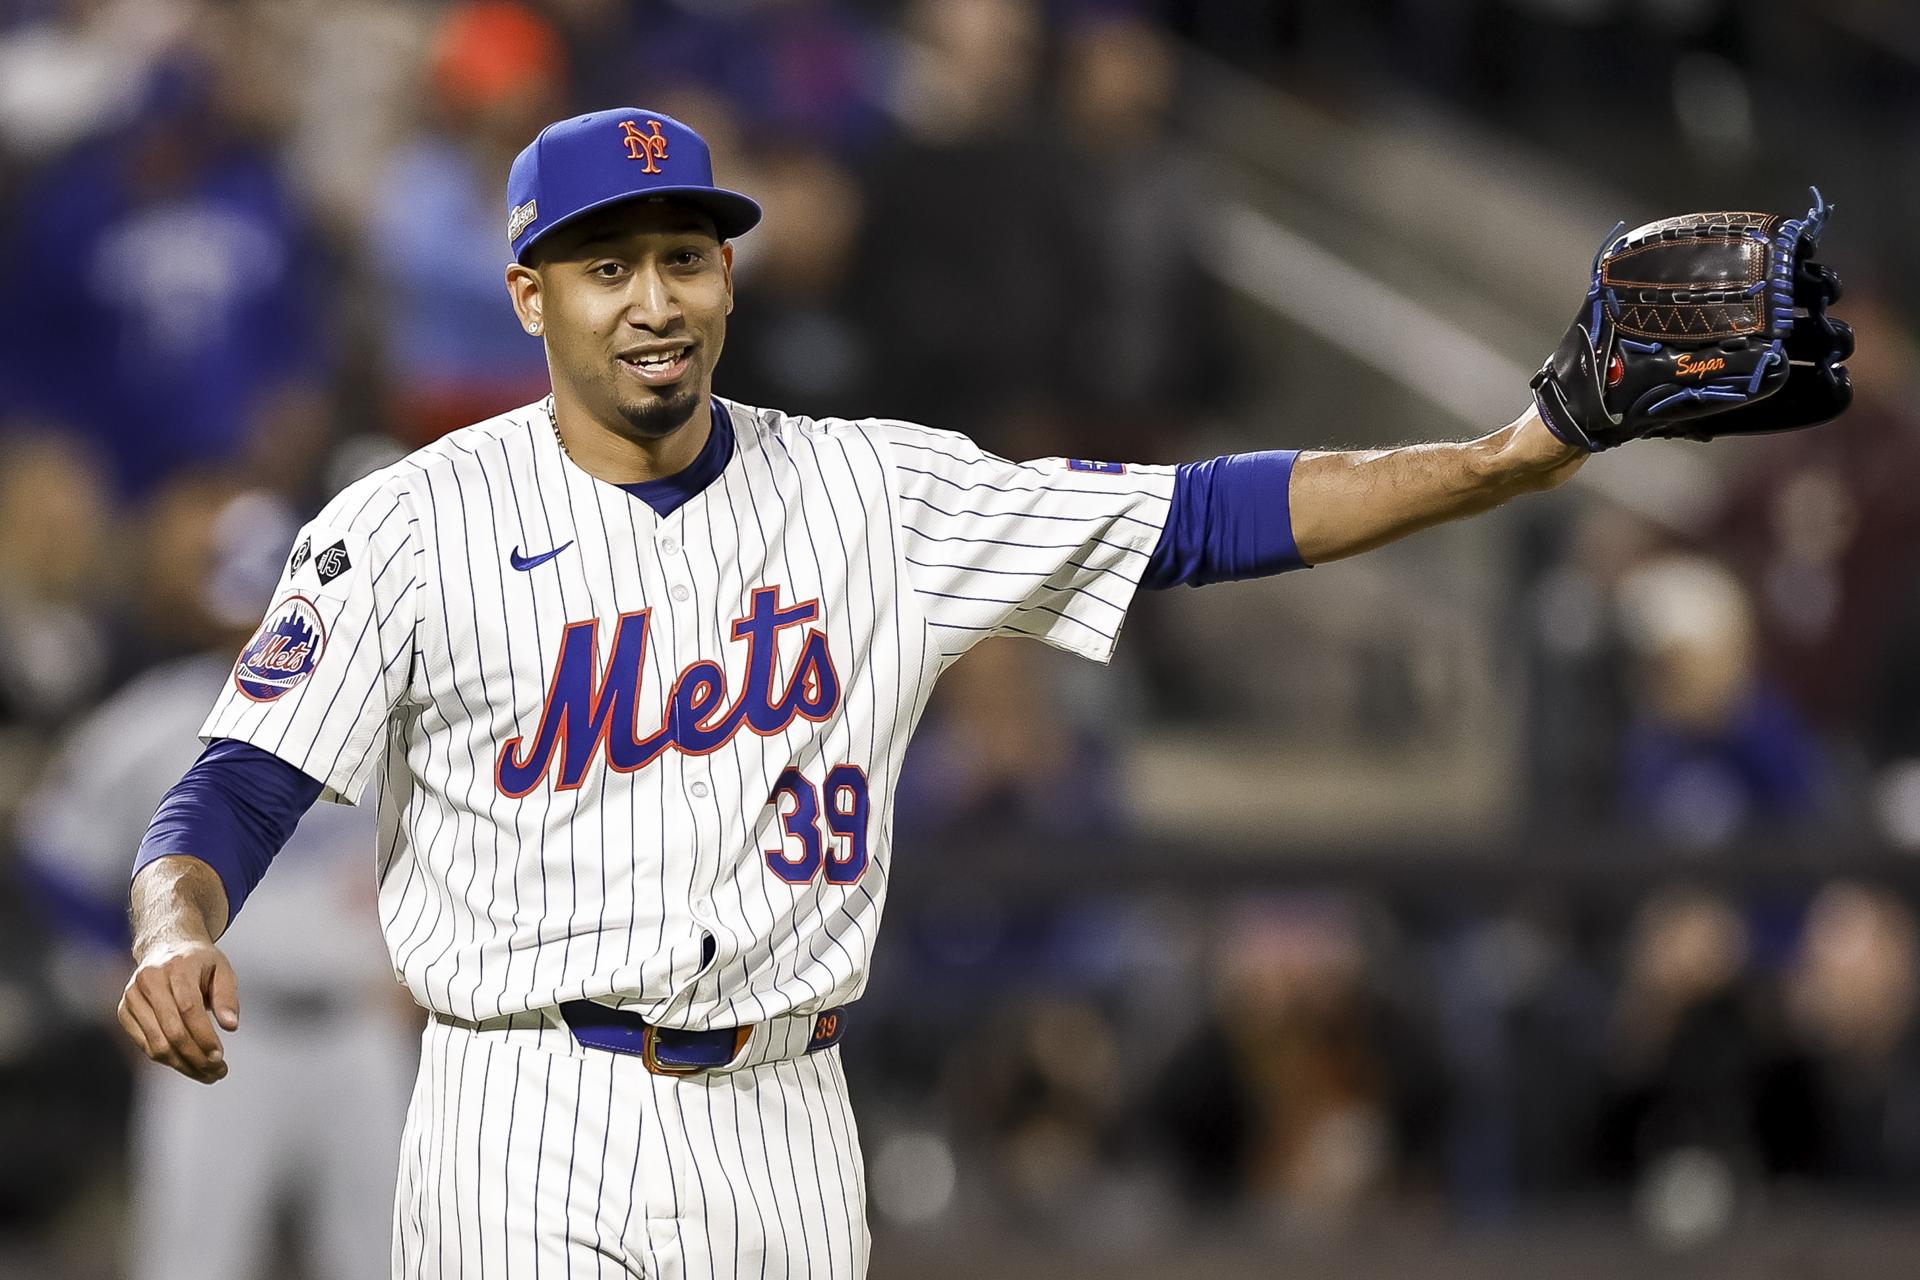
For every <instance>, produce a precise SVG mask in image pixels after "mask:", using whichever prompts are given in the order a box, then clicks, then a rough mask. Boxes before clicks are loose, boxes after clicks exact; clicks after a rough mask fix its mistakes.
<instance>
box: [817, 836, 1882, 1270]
mask: <svg viewBox="0 0 1920 1280" xmlns="http://www.w3.org/2000/svg"><path fill="white" fill-rule="evenodd" d="M1440 878H1442V877H1438V876H1436V877H1432V878H1430V879H1428V880H1426V881H1425V882H1424V883H1423V884H1422V885H1419V886H1415V887H1413V888H1411V889H1409V888H1406V887H1402V888H1398V889H1380V888H1373V889H1367V890H1363V891H1353V890H1348V889H1337V890H1336V889H1325V888H1317V889H1293V890H1287V891H1280V890H1275V891H1269V892H1259V891H1254V892H1249V893H1237V894H1234V895H1233V896H1232V897H1231V898H1230V899H1224V900H1223V899H1217V898H1211V897H1208V898H1203V899H1202V900H1199V901H1196V900H1194V899H1193V898H1191V897H1188V896H1185V895H1181V894H1178V893H1174V892H1165V891H1163V892H1149V893H1141V894H1093V895H1082V897H1081V899H1080V900H1079V901H1076V902H1070V903H1068V902H1060V901H1058V900H1046V901H1042V902H1040V903H1030V904H1027V905H1024V906H1009V905H1008V904H1006V903H1004V902H995V901H992V900H990V899H988V898H986V897H985V896H984V895H982V896H981V897H980V898H977V899H973V900H965V899H963V900H958V901H950V902H947V903H944V904H942V905H940V906H939V907H937V908H935V907H929V908H927V909H925V910H921V911H917V912H914V913H912V914H911V915H909V916H908V917H907V918H906V919H905V920H901V921H898V922H896V923H897V925H898V932H897V935H896V939H895V942H894V944H893V955H892V957H891V959H892V960H893V961H894V963H892V964H890V965H887V966H885V967H884V968H883V969H882V970H881V972H880V973H879V974H878V975H877V976H876V978H875V982H874V987H873V990H872V991H871V993H870V994H869V995H868V997H867V999H866V1002H865V1003H866V1005H867V1008H866V1009H865V1010H864V1011H863V1012H864V1014H865V1016H864V1018H863V1029H864V1030H865V1032H866V1034H863V1035H862V1037H861V1040H860V1043H859V1044H858V1045H854V1044H853V1042H851V1041H850V1042H849V1048H848V1050H847V1054H848V1062H849V1070H850V1071H853V1072H855V1073H857V1074H856V1078H858V1079H860V1080H861V1082H862V1085H863V1089H864V1091H865V1093H866V1096H865V1097H863V1099H862V1102H863V1104H864V1105H865V1106H866V1108H867V1109H868V1110H867V1118H866V1119H864V1120H863V1134H864V1141H865V1142H866V1144H867V1147H868V1153H869V1158H870V1159H871V1160H872V1161H873V1162H874V1164H875V1167H876V1169H879V1170H883V1171H886V1170H891V1173H892V1175H893V1176H891V1177H887V1176H882V1177H878V1178H876V1179H875V1183H874V1185H875V1188H876V1189H875V1197H876V1208H877V1209H878V1210H879V1211H880V1213H881V1214H882V1216H883V1220H887V1219H891V1220H892V1221H893V1222H895V1223H905V1224H911V1225H921V1224H924V1223H925V1222H927V1221H929V1220H940V1219H959V1220H963V1221H964V1220H968V1219H970V1218H972V1219H979V1218H988V1219H994V1218H997V1219H1001V1220H1011V1221H1014V1222H1017V1223H1020V1224H1021V1226H1022V1229H1024V1230H1026V1231H1028V1232H1030V1233H1031V1234H1032V1235H1034V1236H1035V1237H1036V1238H1047V1239H1058V1238H1065V1239H1070V1240H1072V1241H1074V1242H1075V1243H1077V1244H1079V1245H1081V1246H1083V1247H1086V1248H1091V1249H1096V1250H1108V1251H1118V1252H1125V1251H1126V1250H1129V1249H1134V1248H1141V1247H1145V1246H1146V1245H1147V1244H1149V1243H1150V1242H1156V1241H1164V1240H1165V1239H1167V1238H1172V1239H1175V1240H1182V1239H1184V1240H1188V1241H1197V1240H1199V1239H1201V1238H1219V1237H1220V1236H1221V1235H1222V1234H1223V1233H1225V1234H1227V1235H1228V1236H1229V1238H1234V1237H1237V1238H1240V1239H1244V1240H1251V1241H1265V1242H1268V1243H1284V1242H1293V1243H1295V1244H1300V1243H1303V1242H1311V1241H1315V1240H1320V1239H1324V1238H1328V1237H1332V1238H1336V1239H1337V1238H1340V1237H1342V1236H1352V1235H1355V1234H1362V1233H1365V1232H1367V1231H1368V1230H1370V1229H1372V1228H1373V1227H1374V1226H1376V1225H1377V1224H1378V1223H1380V1222H1381V1221H1383V1220H1385V1221H1392V1220H1394V1219H1395V1218H1402V1219H1404V1218H1407V1217H1419V1216H1427V1215H1434V1214H1440V1215H1444V1216H1445V1217H1447V1218H1448V1219H1450V1220H1452V1221H1455V1222H1457V1223H1460V1224H1462V1225H1467V1226H1497V1225H1500V1224H1502V1223H1511V1222H1513V1221H1515V1220H1516V1219H1517V1218H1519V1217H1520V1216H1521V1215H1524V1214H1528V1213H1532V1214H1535V1215H1541V1214H1545V1215H1553V1214H1561V1215H1566V1214H1570V1213H1574V1212H1611V1213H1614V1214H1617V1215H1621V1216H1625V1215H1631V1217H1632V1219H1633V1220H1634V1221H1635V1222H1636V1224H1637V1225H1638V1227H1639V1229H1640V1230H1641V1231H1643V1232H1644V1234H1645V1235H1646V1236H1647V1237H1648V1238H1650V1239H1651V1240H1654V1241H1657V1242H1659V1243H1660V1244H1663V1245H1666V1246H1671V1247H1674V1248H1681V1249H1684V1248H1687V1247H1691V1246H1695V1245H1699V1244H1702V1243H1705V1242H1710V1241H1713V1240H1715V1239H1718V1238H1721V1237H1724V1235H1725V1234H1726V1233H1728V1232H1729V1231H1733V1230H1738V1229H1740V1228H1741V1227H1742V1225H1743V1224H1752V1223H1753V1222H1754V1221H1755V1220H1756V1216H1757V1215H1759V1214H1762V1213H1764V1212H1765V1211H1767V1209H1768V1208H1769V1206H1771V1207H1774V1208H1778V1207H1779V1206H1781V1205H1782V1204H1789V1205H1790V1204H1792V1203H1793V1202H1794V1201H1795V1200H1796V1198H1798V1199H1801V1200H1805V1199H1807V1198H1809V1197H1811V1198H1818V1197H1821V1196H1825V1197H1827V1198H1829V1199H1830V1200H1832V1201H1834V1202H1847V1203H1851V1204H1853V1205H1856V1206H1862V1205H1864V1206H1869V1207H1871V1206H1878V1207H1880V1208H1882V1209H1888V1208H1893V1207H1896V1206H1898V1205H1900V1204H1902V1203H1910V1200H1911V1196H1912V1195H1913V1193H1914V1191H1915V1189H1916V1187H1920V1083H1917V1082H1920V1074H1916V1068H1920V1007H1917V1006H1916V994H1917V992H1920V987H1917V981H1920V970H1917V969H1916V966H1917V965H1920V924H1917V922H1916V915H1915V910H1914V905H1913V901H1912V899H1911V894H1910V892H1901V891H1895V890H1893V889H1889V888H1887V887H1884V886H1879V885H1875V884H1872V883H1868V882H1863V881H1857V880H1851V879H1845V878H1839V879H1834V880H1831V881H1829V882H1826V883H1824V884H1820V885H1817V886H1816V887H1813V888H1808V887H1806V885H1804V884H1802V885H1798V886H1777V887H1772V888H1765V889H1746V890H1739V891H1734V890H1728V889H1722V888H1715V887H1710V886H1708V885H1706V884H1704V883H1696V882H1691V881H1685V880H1676V881H1669V880H1666V879H1664V878H1661V877H1651V878H1650V877H1645V876H1642V875H1638V874H1632V873H1629V875H1628V876H1626V877H1623V882H1618V883H1611V884H1608V883H1604V882H1603V883H1601V884H1600V887H1599V888H1598V889H1597V890H1596V889H1594V888H1593V887H1590V886H1589V887H1584V888H1583V887H1581V886H1577V885H1572V886H1570V885H1564V884H1563V885H1559V886H1549V885H1536V886H1532V887H1529V888H1526V889H1524V890H1520V891H1511V890H1500V889H1496V890H1494V891H1491V892H1488V891H1485V890H1484V888H1481V889H1475V888H1470V887H1466V886H1457V887H1455V888H1454V889H1452V890H1450V891H1449V890H1442V889H1438V888H1436V887H1435V882H1436V881H1437V880H1438V879H1440ZM956 1040H957V1041H958V1042H959V1043H960V1044H963V1045H965V1046H966V1048H965V1051H964V1052H952V1051H947V1050H946V1049H945V1046H946V1045H948V1044H949V1043H952V1042H954V1041H956ZM929 1097H931V1098H934V1099H936V1100H937V1105H936V1106H935V1107H934V1108H932V1109H931V1110H930V1109H929V1108H927V1107H926V1105H925V1100H926V1099H927V1098H929ZM950 1170H959V1171H961V1172H959V1173H958V1174H954V1173H951V1172H950ZM929 1178H931V1179H932V1182H931V1186H932V1187H933V1188H936V1190H933V1191H930V1190H929V1183H928V1181H927V1180H928V1179H929Z"/></svg>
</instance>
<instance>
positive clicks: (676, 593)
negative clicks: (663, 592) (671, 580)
mask: <svg viewBox="0 0 1920 1280" xmlns="http://www.w3.org/2000/svg"><path fill="white" fill-rule="evenodd" d="M668 594H669V595H671V596H672V597H673V598H674V599H675V600H685V599H686V598H687V596H688V595H689V594H691V593H690V592H689V591H688V590H687V589H686V588H685V587H675V588H674V589H673V590H672V591H670V592H669V593H668Z"/></svg>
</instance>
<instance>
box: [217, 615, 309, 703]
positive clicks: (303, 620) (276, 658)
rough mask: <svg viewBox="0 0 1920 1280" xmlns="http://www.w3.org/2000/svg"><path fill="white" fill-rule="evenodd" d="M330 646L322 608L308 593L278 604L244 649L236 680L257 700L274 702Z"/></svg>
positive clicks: (237, 686)
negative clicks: (322, 618) (308, 596)
mask: <svg viewBox="0 0 1920 1280" xmlns="http://www.w3.org/2000/svg"><path fill="white" fill-rule="evenodd" d="M326 647H327V630H326V627H325V625H324V624H323V623H322V622H321V621H320V612H319V610H317V609H315V608H314V606H313V602H312V601H311V600H308V599H307V598H306V597H305V596H289V597H287V598H286V599H285V600H283V601H281V602H280V603H279V604H277V605H275V606H274V607H273V609H272V611H271V612H269V613H268V615H267V620H266V621H265V622H264V623H262V624H261V626H260V630H259V631H258V632H256V633H255V634H254V637H253V639H252V640H250V641H248V642H247V647H246V648H245V649H244V650H242V651H241V653H240V661H239V662H238V663H237V664H235V666H234V668H233V683H234V685H235V687H236V688H238V689H239V690H240V692H241V693H243V694H245V695H246V696H247V697H249V698H252V699H253V700H254V701H255V702H272V701H273V700H274V699H275V698H278V697H279V696H280V695H282V694H284V693H285V692H286V691H287V690H289V689H291V688H293V687H294V686H295V685H297V684H299V683H300V682H301V681H302V680H305V679H306V678H307V677H308V676H310V675H312V674H313V669H314V667H315V666H316V665H317V664H318V663H319V661H320V655H321V653H322V652H323V651H325V649H326Z"/></svg>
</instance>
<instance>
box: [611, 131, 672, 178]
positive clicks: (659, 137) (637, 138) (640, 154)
mask: <svg viewBox="0 0 1920 1280" xmlns="http://www.w3.org/2000/svg"><path fill="white" fill-rule="evenodd" d="M647 127H648V128H650V129H652V130H653V132H652V133H642V132H640V129H639V126H637V125H635V124H634V123H633V121H631V120H622V121H621V122H620V139H621V141H623V142H625V143H626V144H627V159H629V160H645V161H646V162H647V167H646V168H645V169H642V170H641V172H642V173H659V172H660V166H659V165H657V164H655V163H654V161H656V160H665V159H666V158H667V139H666V135H664V134H662V133H661V132H660V122H659V121H658V120H649V121H647Z"/></svg>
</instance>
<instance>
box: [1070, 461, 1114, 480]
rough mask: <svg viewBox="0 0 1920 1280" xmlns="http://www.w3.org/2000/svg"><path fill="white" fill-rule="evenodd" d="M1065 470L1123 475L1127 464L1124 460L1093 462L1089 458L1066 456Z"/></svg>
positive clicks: (1104, 474)
mask: <svg viewBox="0 0 1920 1280" xmlns="http://www.w3.org/2000/svg"><path fill="white" fill-rule="evenodd" d="M1067 470H1069V471H1091V472H1094V473H1095V474H1097V475H1103V476H1123V475H1125V474H1127V464H1126V463H1124V462H1095V461H1094V460H1093V459H1091V458H1068V459H1067Z"/></svg>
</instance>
